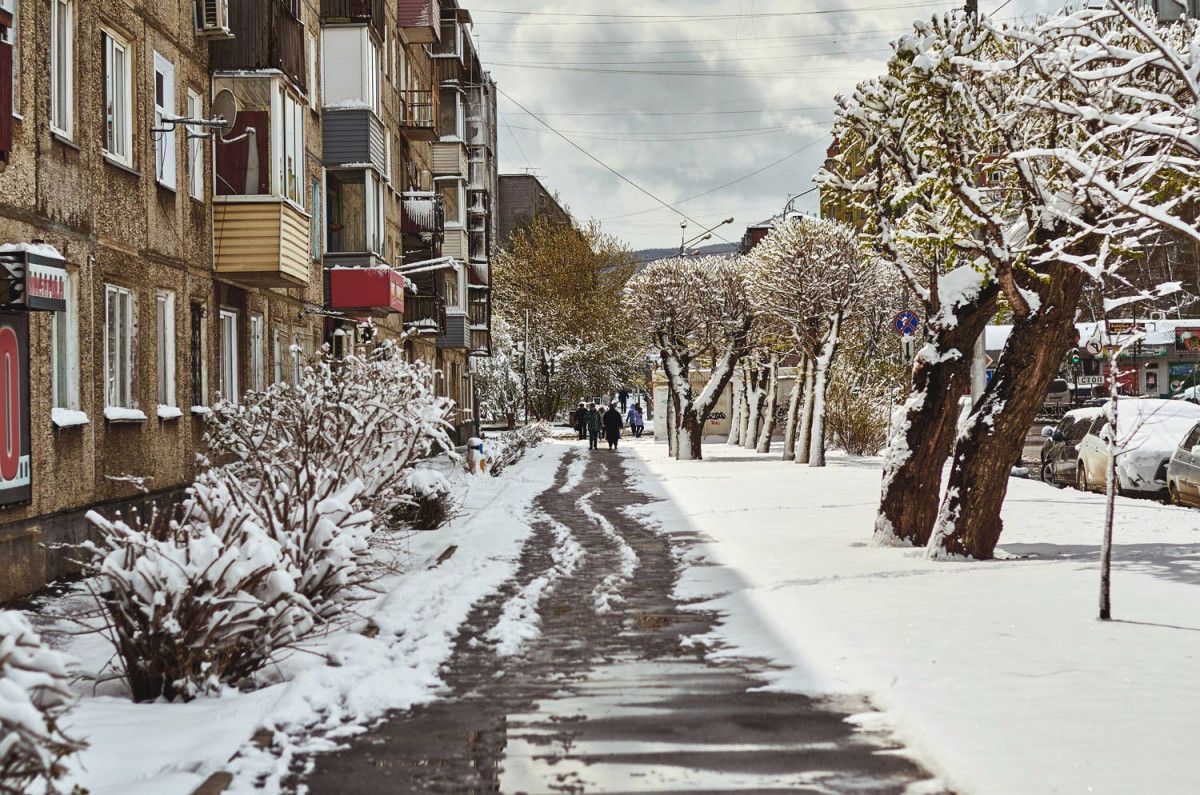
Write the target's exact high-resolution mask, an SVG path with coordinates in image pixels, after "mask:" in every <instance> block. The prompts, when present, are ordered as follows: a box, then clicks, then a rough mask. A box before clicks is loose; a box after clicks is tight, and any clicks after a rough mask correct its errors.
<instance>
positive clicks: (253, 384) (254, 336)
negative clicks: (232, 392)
mask: <svg viewBox="0 0 1200 795" xmlns="http://www.w3.org/2000/svg"><path fill="white" fill-rule="evenodd" d="M265 329H266V325H265V322H264V319H263V316H262V315H261V314H259V313H257V312H256V313H254V314H252V315H250V319H249V322H248V323H247V336H248V337H249V340H248V342H249V344H250V388H251V389H252V390H254V391H255V392H258V391H261V390H262V388H263V387H264V386H265V384H264V377H265V375H266V374H265V372H264V369H263V344H264V343H265V340H264V339H263V333H264V330H265Z"/></svg>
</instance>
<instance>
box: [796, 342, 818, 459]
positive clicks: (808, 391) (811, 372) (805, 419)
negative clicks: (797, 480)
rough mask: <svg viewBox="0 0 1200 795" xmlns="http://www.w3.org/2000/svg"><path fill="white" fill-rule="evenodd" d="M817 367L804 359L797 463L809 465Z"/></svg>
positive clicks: (797, 436) (811, 361) (806, 358)
mask: <svg viewBox="0 0 1200 795" xmlns="http://www.w3.org/2000/svg"><path fill="white" fill-rule="evenodd" d="M816 376H817V373H816V367H815V365H814V362H813V360H812V359H810V358H808V357H805V359H804V401H803V403H802V404H801V406H800V431H799V433H797V434H796V463H797V464H807V463H808V452H809V450H810V449H812V445H811V444H810V443H811V442H812V421H813V388H814V387H815V386H816Z"/></svg>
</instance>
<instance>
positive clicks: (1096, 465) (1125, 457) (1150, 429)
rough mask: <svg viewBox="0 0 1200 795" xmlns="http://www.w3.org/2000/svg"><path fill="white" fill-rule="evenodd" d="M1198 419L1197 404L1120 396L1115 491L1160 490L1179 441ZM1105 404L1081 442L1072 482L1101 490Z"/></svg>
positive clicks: (1106, 463) (1104, 472)
mask: <svg viewBox="0 0 1200 795" xmlns="http://www.w3.org/2000/svg"><path fill="white" fill-rule="evenodd" d="M1197 422H1200V406H1197V405H1196V404H1194V403H1189V402H1187V401H1183V400H1159V399H1158V398H1123V399H1121V401H1120V402H1119V404H1118V406H1117V435H1116V439H1115V448H1116V451H1117V483H1116V486H1117V492H1118V493H1119V494H1153V495H1162V494H1163V493H1165V491H1166V488H1167V465H1168V464H1169V463H1170V461H1171V455H1172V454H1173V453H1174V452H1175V449H1176V448H1177V447H1178V446H1179V444H1180V442H1181V441H1182V440H1183V438H1184V437H1185V436H1187V435H1188V433H1189V432H1190V431H1191V430H1192V428H1193V427H1194V426H1195V425H1196V423H1197ZM1109 433H1110V431H1109V424H1108V407H1107V406H1105V407H1104V412H1103V413H1102V414H1100V415H1099V416H1098V417H1096V418H1095V419H1094V420H1092V424H1091V427H1089V428H1088V432H1087V434H1085V435H1084V437H1083V439H1082V440H1081V441H1080V442H1079V464H1078V465H1077V466H1076V467H1075V485H1076V487H1077V488H1079V489H1080V490H1081V491H1104V490H1105V489H1106V488H1107V486H1108V470H1109V453H1108V444H1109Z"/></svg>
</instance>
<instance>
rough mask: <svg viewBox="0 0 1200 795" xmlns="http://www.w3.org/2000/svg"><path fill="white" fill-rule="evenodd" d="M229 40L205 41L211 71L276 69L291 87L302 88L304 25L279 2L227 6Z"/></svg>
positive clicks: (253, 0) (240, 1)
mask: <svg viewBox="0 0 1200 795" xmlns="http://www.w3.org/2000/svg"><path fill="white" fill-rule="evenodd" d="M229 30H230V33H232V34H233V38H231V39H216V40H213V41H210V42H209V45H208V54H209V68H210V69H211V70H212V71H214V72H227V71H230V72H231V71H236V72H247V71H249V72H254V71H262V70H266V69H277V70H279V71H280V72H282V73H283V74H285V75H286V76H287V77H288V79H289V80H291V81H292V83H293V85H295V86H297V87H300V88H304V87H305V86H307V85H308V81H307V59H306V57H305V51H304V50H305V47H304V25H303V23H302V22H301V21H300V20H299V19H297V18H296V17H295V16H293V14H292V12H291V11H290V10H288V7H287V5H286V4H285V3H284V2H283V0H237V2H235V3H230V4H229Z"/></svg>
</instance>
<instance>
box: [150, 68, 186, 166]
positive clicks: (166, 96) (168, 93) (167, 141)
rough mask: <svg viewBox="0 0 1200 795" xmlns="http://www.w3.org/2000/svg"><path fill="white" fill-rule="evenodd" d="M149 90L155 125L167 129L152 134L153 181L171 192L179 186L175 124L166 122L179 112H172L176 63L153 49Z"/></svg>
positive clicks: (177, 144) (173, 110)
mask: <svg viewBox="0 0 1200 795" xmlns="http://www.w3.org/2000/svg"><path fill="white" fill-rule="evenodd" d="M160 76H161V77H162V98H161V100H160V98H159V95H158V81H159V77H160ZM152 79H153V83H152V84H151V87H150V91H151V94H152V97H153V100H154V126H155V127H159V128H162V127H164V126H165V127H170V130H168V131H166V132H156V133H154V179H155V181H157V182H158V184H159V185H162V186H163V187H164V188H169V189H170V190H175V189H176V188H177V187H178V181H179V176H178V172H179V162H178V148H179V139H178V137H177V136H176V134H175V132H176V129H177V125H175V124H169V123H166V119H168V118H172V119H174V118H176V117H178V115H179V112H178V111H177V110H176V109H175V64H173V63H172V62H171V61H170V60H168V59H167V57H166V56H165V55H163V54H162V53H160V52H158V51H157V50H155V52H154V76H153V78H152Z"/></svg>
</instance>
